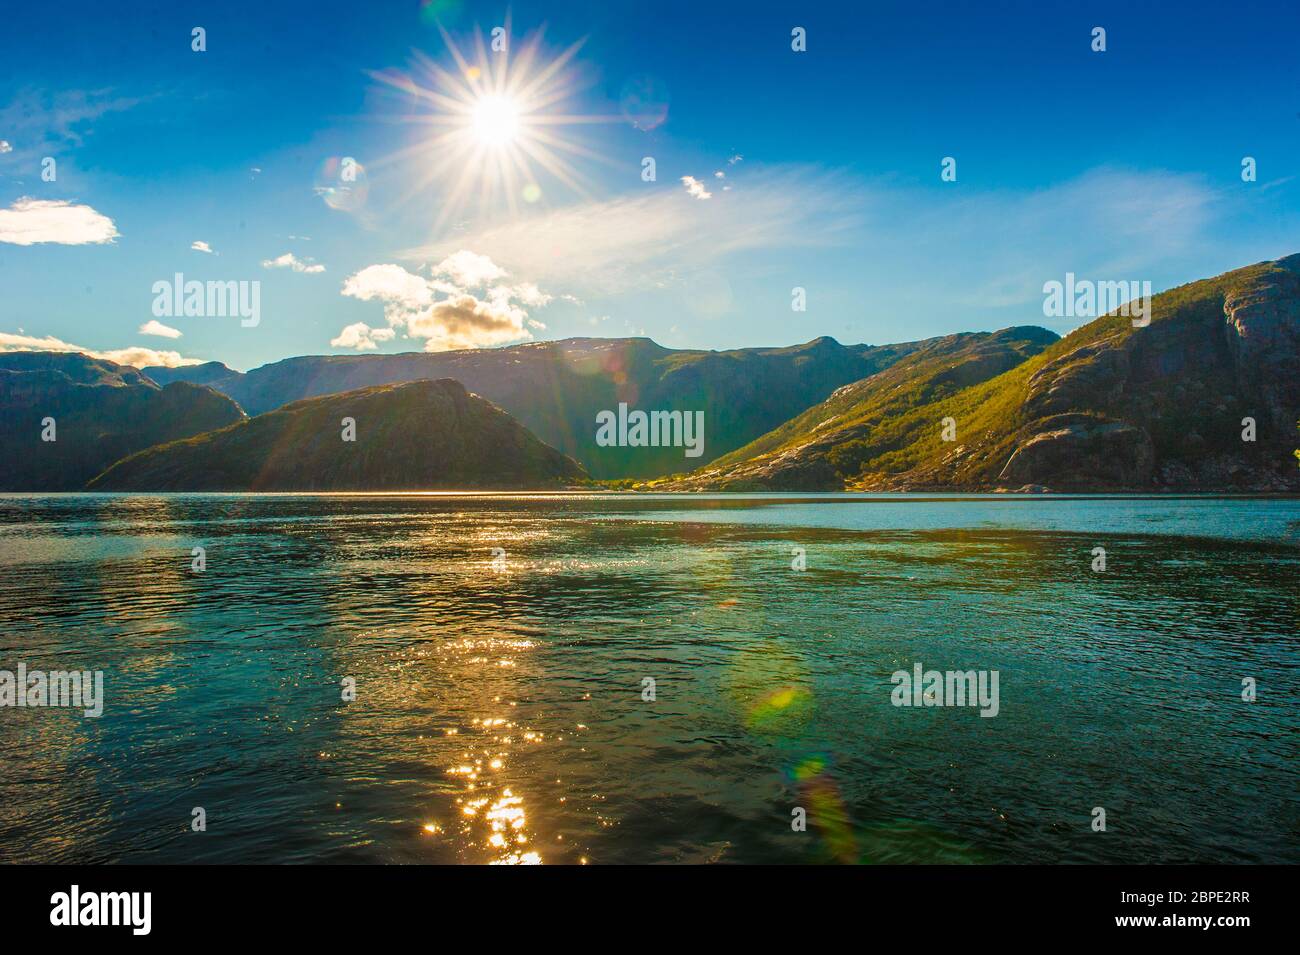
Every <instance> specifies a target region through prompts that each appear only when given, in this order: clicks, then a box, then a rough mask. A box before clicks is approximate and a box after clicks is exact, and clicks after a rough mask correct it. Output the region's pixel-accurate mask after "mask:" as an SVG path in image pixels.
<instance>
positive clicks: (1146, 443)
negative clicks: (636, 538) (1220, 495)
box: [0, 255, 1300, 491]
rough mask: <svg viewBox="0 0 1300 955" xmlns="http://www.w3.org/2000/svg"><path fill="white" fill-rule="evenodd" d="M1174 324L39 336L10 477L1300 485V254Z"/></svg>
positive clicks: (1204, 289)
mask: <svg viewBox="0 0 1300 955" xmlns="http://www.w3.org/2000/svg"><path fill="white" fill-rule="evenodd" d="M1150 319H1151V320H1150V323H1149V324H1146V325H1143V324H1141V323H1139V324H1137V325H1135V324H1134V322H1133V321H1132V320H1131V319H1130V318H1129V317H1127V316H1124V315H1119V314H1111V315H1106V316H1103V317H1101V318H1098V319H1096V320H1094V321H1092V322H1089V323H1088V324H1086V325H1084V326H1082V327H1080V328H1077V329H1075V330H1074V331H1073V332H1071V333H1070V334H1069V335H1067V336H1066V337H1065V338H1059V337H1058V336H1057V335H1056V334H1055V333H1053V332H1051V331H1048V330H1047V329H1044V328H1039V327H1035V326H1020V327H1015V328H1007V329H1003V330H1001V331H998V332H972V333H963V334H957V335H947V336H942V337H939V338H932V339H927V340H924V341H917V342H907V343H902V344H896V345H841V344H840V343H838V342H836V341H835V340H834V339H831V338H826V337H822V338H816V339H814V340H812V341H810V342H807V343H806V344H803V345H795V346H790V347H784V348H745V349H735V350H729V351H719V352H712V351H699V350H674V349H669V348H664V347H662V346H660V345H658V344H656V343H655V342H653V341H650V340H649V339H645V338H623V339H593V338H574V339H565V340H562V341H555V342H544V343H535V344H526V345H514V346H509V347H505V348H496V349H477V350H469V351H456V352H441V353H433V354H424V353H410V354H398V355H348V356H305V357H300V358H290V359H286V360H284V361H279V362H275V363H272V364H269V365H265V366H262V367H260V368H255V369H253V370H251V371H249V372H247V373H243V372H238V371H234V370H232V369H230V368H228V367H227V366H225V365H224V364H221V363H219V362H209V363H206V364H201V365H190V366H184V367H180V368H145V369H142V370H137V369H134V368H129V367H124V366H119V365H115V364H113V363H112V362H108V361H104V360H101V359H95V358H90V357H88V356H85V355H80V354H75V353H47V352H15V353H9V354H3V355H0V411H2V412H3V417H2V418H0V450H3V452H4V454H3V458H2V459H0V489H5V490H75V489H80V488H84V487H86V486H88V485H89V486H90V487H92V488H94V489H96V490H110V489H112V490H128V489H129V490H256V489H262V490H273V489H274V490H380V489H388V490H413V489H426V488H429V489H432V488H453V487H465V488H486V487H538V488H541V487H558V486H572V485H583V486H590V485H591V483H592V481H593V480H594V481H596V482H603V484H604V486H636V487H639V488H643V489H654V490H753V489H758V490H838V489H850V490H911V489H930V490H1022V489H1029V490H1043V489H1050V490H1056V491H1118V490H1140V491H1151V490H1188V491H1194V490H1206V491H1225V490H1242V491H1295V490H1300V472H1298V470H1297V468H1296V467H1295V462H1294V459H1293V457H1292V450H1291V449H1292V448H1294V447H1295V440H1294V439H1295V426H1296V418H1297V416H1298V415H1300V376H1297V374H1296V372H1297V369H1298V368H1300V255H1293V256H1289V257H1287V258H1283V259H1279V260H1276V261H1272V262H1262V263H1258V264H1256V265H1252V266H1248V267H1246V268H1242V269H1238V270H1236V271H1233V272H1228V273H1225V274H1224V275H1220V276H1218V277H1216V278H1212V279H1206V280H1202V281H1198V282H1193V283H1190V284H1188V285H1183V286H1180V287H1178V288H1174V289H1170V290H1169V291H1166V292H1163V293H1161V294H1159V295H1157V296H1155V297H1154V298H1153V300H1152V302H1151V311H1150ZM628 409H632V415H631V417H632V418H633V419H635V417H636V414H635V412H636V411H643V412H646V413H647V414H652V413H654V412H674V411H677V412H684V413H686V414H694V413H696V412H703V418H702V420H703V421H704V442H703V453H702V454H700V455H699V456H698V457H693V456H688V455H685V454H684V452H683V448H682V447H681V446H680V444H679V443H678V442H676V441H672V440H668V435H669V432H668V431H667V430H665V432H664V440H663V441H659V440H657V438H655V439H652V440H651V441H642V442H638V441H636V440H635V439H629V440H623V439H624V438H625V437H627V435H626V434H625V433H624V432H625V431H626V429H624V430H623V431H620V433H619V440H617V441H610V440H603V441H598V440H597V439H598V429H597V426H596V425H597V421H598V420H599V418H598V416H602V413H608V414H609V416H610V418H611V419H612V418H613V416H614V412H615V411H616V410H618V411H619V414H620V420H626V418H627V417H628V415H627V412H628ZM249 416H251V417H249ZM666 418H667V416H665V420H666ZM50 419H53V421H54V422H55V423H56V425H57V438H56V440H48V438H49V437H50V435H47V434H46V431H47V430H48V429H46V428H45V422H47V421H49V420H50ZM344 419H351V420H352V422H353V429H354V432H355V440H353V441H349V440H344V438H343V437H342V434H343V430H344V428H345V425H344V424H343V421H344ZM652 433H654V432H653V425H652ZM608 437H609V434H606V438H608Z"/></svg>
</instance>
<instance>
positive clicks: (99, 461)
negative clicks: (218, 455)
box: [0, 352, 244, 491]
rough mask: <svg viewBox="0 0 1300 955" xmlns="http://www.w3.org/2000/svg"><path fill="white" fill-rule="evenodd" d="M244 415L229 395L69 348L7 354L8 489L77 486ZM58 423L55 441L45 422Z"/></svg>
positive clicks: (2, 380)
mask: <svg viewBox="0 0 1300 955" xmlns="http://www.w3.org/2000/svg"><path fill="white" fill-rule="evenodd" d="M243 417H244V415H243V412H241V411H240V410H239V406H238V405H236V404H235V403H234V402H233V401H231V400H230V399H229V398H227V397H226V396H225V395H223V394H220V393H218V392H216V391H213V390H212V389H211V388H206V387H203V386H200V385H193V384H190V383H188V382H176V383H174V384H169V385H167V386H166V387H164V388H160V387H158V385H157V384H156V383H155V382H154V381H152V380H150V379H149V378H148V377H147V376H145V375H143V374H141V373H140V372H139V371H138V370H136V369H135V368H131V367H129V366H126V365H117V364H114V363H113V362H111V361H104V360H102V359H98V358H90V357H87V356H86V355H82V354H77V353H69V352H13V353H10V354H3V355H0V490H6V491H76V490H81V489H82V488H83V487H85V485H86V482H87V481H89V480H90V479H91V478H93V477H94V476H95V475H96V474H98V473H99V472H100V471H102V470H104V468H106V467H108V466H109V465H110V464H112V463H113V462H114V461H117V460H118V459H119V458H122V457H125V456H126V455H128V454H132V453H134V452H136V451H139V450H141V449H142V448H147V447H149V446H150V445H154V444H159V443H162V442H165V441H174V440H176V439H177V438H184V437H189V436H190V435H194V434H198V433H199V432H201V431H207V430H210V429H212V428H220V427H224V426H225V425H228V424H231V423H232V422H235V421H239V420H241V419H242V418H243ZM46 418H52V419H53V420H54V432H53V433H54V438H55V440H54V441H44V440H42V431H43V430H44V428H43V426H42V421H44V420H45V419H46Z"/></svg>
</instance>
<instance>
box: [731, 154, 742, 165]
mask: <svg viewBox="0 0 1300 955" xmlns="http://www.w3.org/2000/svg"><path fill="white" fill-rule="evenodd" d="M744 161H745V157H744V156H742V155H741V154H740V153H736V155H734V156H732V157H731V158H730V159H728V160H727V165H728V166H734V165H735V164H736V163H738V162H744Z"/></svg>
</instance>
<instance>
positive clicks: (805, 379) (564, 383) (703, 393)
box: [146, 338, 923, 478]
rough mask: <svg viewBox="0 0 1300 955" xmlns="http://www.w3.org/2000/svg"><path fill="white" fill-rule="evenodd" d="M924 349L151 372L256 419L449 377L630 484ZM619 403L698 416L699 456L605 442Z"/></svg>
mask: <svg viewBox="0 0 1300 955" xmlns="http://www.w3.org/2000/svg"><path fill="white" fill-rule="evenodd" d="M922 345H923V343H921V342H911V343H907V344H901V345H885V346H871V345H855V346H844V345H841V344H840V343H839V342H837V341H835V340H834V339H833V338H818V339H815V340H813V341H811V342H808V343H807V344H804V345H795V346H792V347H789V348H742V349H735V350H732V351H720V352H713V351H694V350H675V349H671V348H664V347H663V346H661V345H658V344H656V343H655V342H653V341H650V340H649V339H646V338H569V339H564V340H562V341H555V342H540V343H532V344H525V345H512V346H509V347H506V348H490V349H473V350H467V351H454V352H438V353H432V354H424V353H418V352H417V353H406V354H400V355H328V356H322V355H315V356H305V357H301V358H289V359H285V360H284V361H278V362H274V363H273V364H269V365H263V366H262V367H260V368H255V369H253V370H252V371H249V372H248V373H247V374H241V373H240V372H236V371H231V370H230V369H227V368H225V366H224V365H221V364H220V363H219V362H211V363H209V364H208V365H198V366H189V367H188V368H181V369H167V370H166V371H164V372H161V373H159V372H157V371H156V370H155V369H146V371H147V372H148V373H149V374H151V375H152V374H160V376H161V377H166V378H168V379H169V380H171V379H173V378H178V377H184V378H186V380H194V381H199V382H202V383H205V384H210V385H211V386H212V387H214V388H216V389H218V390H219V391H222V392H224V393H225V394H228V395H229V396H230V397H232V398H233V399H235V401H237V402H238V403H239V405H240V407H242V408H243V409H244V410H245V411H247V412H248V413H249V414H260V413H262V412H264V411H269V410H271V409H273V408H278V407H280V406H281V405H284V404H286V403H288V402H291V401H296V400H298V399H300V398H306V397H314V396H318V395H327V394H334V393H338V392H343V391H350V390H353V389H356V388H364V387H369V386H372V385H380V384H390V383H395V382H401V381H414V380H418V379H426V378H454V379H455V380H457V381H459V382H461V383H462V384H464V385H465V387H466V388H468V389H469V390H470V391H472V392H474V393H475V394H479V395H482V396H484V397H485V398H487V399H488V400H490V401H492V402H495V403H496V404H497V405H499V406H500V407H502V408H504V409H505V410H506V411H508V412H509V413H510V414H512V415H514V416H515V417H516V418H518V419H519V420H520V421H521V422H522V423H523V424H524V425H525V426H526V427H528V428H529V430H531V431H532V432H533V433H534V434H536V435H537V436H538V437H539V438H541V439H542V440H543V441H545V442H547V443H548V444H550V445H552V446H554V447H556V448H558V449H559V450H561V451H563V452H564V453H565V454H568V455H570V456H572V457H574V458H575V459H577V460H579V461H581V462H582V463H583V464H584V465H585V466H586V467H587V469H588V471H590V472H591V474H592V475H593V476H595V477H599V478H623V477H629V476H638V477H646V476H654V475H659V474H668V473H672V472H677V471H683V470H686V469H687V468H688V467H690V466H692V465H694V464H697V463H699V462H700V461H710V460H712V459H713V458H716V457H717V456H719V455H721V454H725V453H726V452H728V451H731V450H733V449H735V448H738V447H740V446H741V445H743V444H745V443H746V442H748V441H751V440H753V439H754V438H757V437H758V436H759V435H761V434H763V433H764V432H766V431H769V430H771V429H772V428H775V427H777V426H778V425H780V424H781V423H783V422H785V421H787V420H789V419H790V418H791V417H792V416H794V415H796V414H798V413H799V412H801V411H803V410H804V409H805V408H807V407H808V406H809V405H811V404H815V403H817V402H818V401H821V400H822V399H823V398H825V397H826V396H827V395H829V394H830V393H831V392H832V391H834V390H835V389H836V388H838V387H840V386H841V385H844V384H847V383H849V382H851V381H856V380H858V379H859V378H863V377H866V376H867V375H871V374H873V373H875V372H877V371H879V370H881V369H882V368H886V367H888V366H889V365H890V364H892V363H893V362H894V361H897V360H898V359H899V358H901V357H902V356H904V355H907V354H910V353H911V352H912V351H915V350H916V349H917V348H920V347H922ZM223 369H224V371H223ZM620 403H626V404H627V405H628V406H629V407H630V408H631V409H633V410H638V409H639V410H643V411H646V412H649V411H653V410H673V409H676V410H681V411H687V412H691V411H703V412H704V427H705V435H704V447H703V454H702V455H701V457H700V458H686V457H685V456H684V453H683V449H682V448H680V447H601V446H599V445H598V444H597V443H596V415H597V414H598V413H599V412H601V411H606V410H608V411H614V412H617V410H618V407H619V404H620Z"/></svg>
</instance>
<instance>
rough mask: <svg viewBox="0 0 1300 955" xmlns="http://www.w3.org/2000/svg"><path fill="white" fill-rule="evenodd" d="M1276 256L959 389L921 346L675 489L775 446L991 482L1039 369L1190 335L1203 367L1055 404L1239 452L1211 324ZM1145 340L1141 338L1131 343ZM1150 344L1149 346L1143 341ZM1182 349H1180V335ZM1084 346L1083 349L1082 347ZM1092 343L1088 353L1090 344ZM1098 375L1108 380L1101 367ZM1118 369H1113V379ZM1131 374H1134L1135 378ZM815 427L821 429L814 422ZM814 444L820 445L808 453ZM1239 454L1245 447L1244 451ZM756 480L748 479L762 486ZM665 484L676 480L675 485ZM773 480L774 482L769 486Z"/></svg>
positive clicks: (1175, 292)
mask: <svg viewBox="0 0 1300 955" xmlns="http://www.w3.org/2000/svg"><path fill="white" fill-rule="evenodd" d="M1274 274H1276V267H1275V266H1274V264H1273V263H1268V262H1265V263H1259V264H1256V265H1252V266H1248V267H1246V268H1242V269H1238V270H1236V271H1233V272H1229V273H1226V274H1224V275H1221V276H1218V277H1216V278H1212V279H1206V280H1202V281H1198V282H1192V283H1189V284H1187V285H1182V286H1179V287H1177V288H1174V289H1170V290H1169V291H1166V292H1163V293H1161V294H1160V295H1157V296H1155V297H1154V299H1153V302H1152V322H1151V326H1150V327H1149V328H1146V329H1135V328H1133V326H1132V321H1131V319H1130V318H1128V317H1126V316H1121V315H1113V314H1112V315H1108V316H1103V317H1102V318H1099V319H1097V320H1095V321H1093V322H1090V323H1089V324H1087V325H1085V326H1083V327H1081V328H1078V329H1076V330H1075V331H1073V332H1071V333H1070V334H1069V335H1067V336H1066V337H1064V338H1062V339H1060V340H1058V341H1056V342H1055V343H1054V344H1051V345H1050V346H1049V347H1047V348H1045V349H1044V350H1042V351H1041V352H1040V353H1039V354H1036V355H1033V356H1032V357H1029V358H1028V360H1026V361H1024V362H1022V363H1021V364H1018V365H1017V366H1016V367H1014V368H1011V369H1010V370H1007V371H1005V372H1003V373H1001V374H998V375H996V376H995V377H992V378H990V379H989V380H986V381H981V382H978V383H974V384H970V385H968V386H966V387H960V388H954V387H952V382H951V381H945V380H944V379H943V375H942V371H941V369H942V365H943V363H944V361H946V360H948V356H943V355H934V356H932V355H928V354H927V353H926V352H925V351H924V350H922V351H921V352H919V353H917V354H915V355H912V356H910V357H908V358H905V359H903V360H900V361H899V362H898V363H897V364H896V365H894V366H893V367H891V368H889V369H887V370H885V371H884V372H881V373H879V374H877V375H875V376H873V377H872V378H870V379H868V380H866V381H865V382H859V383H856V384H854V385H850V386H846V387H845V388H842V389H840V390H839V391H838V392H836V394H834V395H832V396H831V398H830V399H828V400H827V401H825V402H823V403H822V404H819V405H817V406H815V407H813V408H811V409H809V410H808V411H806V412H804V413H803V414H801V415H799V416H798V417H796V418H794V419H793V420H791V421H790V422H787V423H786V424H785V425H783V426H781V427H780V428H777V429H775V430H774V431H772V432H770V433H769V434H767V435H764V436H762V437H760V438H759V439H757V440H755V441H753V442H751V443H750V444H748V445H746V446H745V447H743V448H740V449H738V450H737V451H734V452H732V453H731V454H728V455H726V456H724V457H722V458H720V459H718V460H717V461H715V462H712V463H711V464H710V465H708V466H706V467H704V468H702V469H700V470H699V471H697V472H695V474H693V475H691V476H689V477H688V478H687V479H686V480H685V481H684V482H678V484H677V486H682V487H695V488H705V487H719V486H722V487H725V486H728V485H729V482H730V486H737V487H739V486H744V485H745V482H744V481H743V480H742V481H739V482H736V481H734V478H735V477H736V476H737V475H738V474H743V473H744V472H745V471H746V470H749V471H752V470H753V469H754V468H755V467H761V466H762V465H764V464H771V463H772V462H773V461H774V460H775V459H777V458H781V457H782V456H786V457H789V456H791V455H792V454H798V453H800V452H803V453H805V454H809V453H811V454H812V455H813V456H815V457H817V458H818V459H819V460H821V461H824V462H825V463H826V464H829V466H830V467H831V468H832V469H833V471H834V474H835V476H836V477H837V479H839V480H842V481H843V482H844V485H845V486H846V487H849V488H857V489H885V488H891V487H904V486H912V487H918V486H932V487H953V488H973V487H987V486H991V485H993V484H995V483H997V478H998V474H999V473H1000V471H1001V470H1002V468H1003V467H1004V465H1005V464H1006V462H1007V460H1008V459H1009V458H1010V457H1011V455H1012V453H1013V452H1014V451H1015V450H1016V448H1017V446H1018V443H1019V442H1021V441H1023V440H1024V439H1025V438H1026V436H1027V435H1028V434H1030V433H1032V432H1033V430H1034V426H1035V423H1036V422H1037V421H1039V420H1041V419H1042V418H1043V415H1041V414H1036V413H1035V410H1036V409H1035V407H1034V406H1033V405H1032V404H1031V403H1030V401H1029V399H1030V398H1031V395H1032V394H1033V393H1034V391H1035V389H1034V388H1031V383H1033V384H1034V385H1035V386H1038V385H1039V381H1041V379H1040V380H1037V381H1036V380H1035V376H1036V375H1040V373H1041V374H1045V375H1047V376H1050V379H1051V380H1062V378H1070V377H1071V376H1082V375H1086V374H1088V373H1090V372H1091V371H1092V370H1093V369H1091V368H1089V367H1086V366H1089V365H1093V364H1096V365H1097V367H1098V368H1102V365H1101V363H1100V359H1105V358H1107V357H1113V356H1114V355H1115V354H1117V353H1119V352H1123V353H1124V354H1125V356H1126V357H1127V356H1129V355H1132V356H1133V361H1134V362H1137V361H1139V360H1145V361H1147V362H1148V363H1150V362H1152V361H1155V360H1157V359H1160V358H1162V357H1168V355H1163V356H1162V354H1161V349H1162V348H1164V349H1165V350H1166V351H1167V352H1168V351H1171V349H1172V347H1173V346H1171V345H1170V344H1169V343H1170V342H1174V343H1178V342H1180V341H1181V340H1182V339H1189V340H1192V341H1194V342H1195V343H1198V344H1197V347H1202V346H1201V345H1200V344H1199V343H1200V341H1201V339H1202V338H1204V339H1205V341H1204V344H1203V348H1204V349H1205V350H1206V351H1205V355H1206V356H1208V357H1205V358H1204V362H1203V367H1202V368H1199V369H1197V368H1188V367H1180V368H1178V370H1177V373H1171V374H1168V375H1164V376H1159V375H1156V376H1151V375H1148V376H1147V378H1146V379H1144V380H1143V381H1141V382H1136V383H1135V381H1134V380H1126V381H1125V382H1124V384H1127V385H1128V386H1129V387H1130V389H1131V390H1130V392H1129V393H1127V394H1125V395H1124V397H1123V400H1122V401H1118V400H1116V398H1115V396H1114V395H1112V394H1108V393H1105V392H1104V389H1102V388H1100V387H1099V388H1097V389H1096V390H1095V391H1094V392H1093V393H1091V394H1088V393H1086V392H1085V393H1084V394H1082V395H1081V397H1079V398H1078V400H1077V401H1076V402H1075V403H1074V404H1070V405H1067V406H1065V407H1056V408H1054V409H1053V411H1054V413H1057V414H1066V413H1073V414H1076V415H1081V416H1087V417H1091V418H1096V419H1097V420H1099V421H1101V420H1107V419H1108V416H1110V415H1112V414H1114V415H1120V414H1122V415H1124V416H1125V417H1126V418H1127V419H1128V420H1133V421H1135V422H1136V423H1138V424H1139V425H1140V426H1141V427H1143V428H1145V429H1146V430H1147V431H1148V432H1149V433H1150V434H1151V437H1152V440H1153V442H1154V444H1155V446H1156V448H1157V451H1158V452H1159V453H1160V454H1161V455H1162V457H1163V458H1164V459H1169V458H1171V457H1173V458H1177V457H1178V455H1179V454H1180V453H1181V452H1180V449H1181V448H1182V447H1183V445H1184V444H1185V443H1186V441H1187V438H1188V435H1189V433H1192V432H1194V431H1196V428H1197V426H1198V424H1199V425H1200V430H1201V431H1203V432H1205V437H1204V438H1202V437H1201V435H1200V434H1199V433H1198V434H1197V438H1198V440H1201V441H1203V442H1204V443H1202V444H1199V445H1198V446H1197V454H1198V455H1201V456H1205V455H1210V454H1216V453H1218V454H1240V453H1242V448H1241V444H1240V439H1239V430H1240V427H1239V424H1238V423H1236V422H1239V420H1240V415H1241V413H1242V410H1243V408H1246V409H1247V410H1249V406H1247V405H1244V404H1240V403H1238V404H1234V403H1233V401H1232V400H1224V399H1223V398H1222V397H1221V396H1224V395H1227V396H1229V398H1232V397H1233V396H1232V392H1233V391H1234V387H1233V386H1234V381H1233V380H1232V377H1231V375H1229V374H1228V373H1227V371H1226V370H1225V366H1224V364H1223V362H1222V360H1220V359H1221V356H1217V355H1214V354H1212V352H1213V351H1214V349H1217V348H1219V347H1220V345H1219V343H1218V342H1217V341H1216V340H1215V338H1214V336H1215V334H1216V332H1220V331H1221V330H1222V327H1223V321H1224V320H1223V305H1224V299H1225V296H1226V295H1227V294H1228V292H1229V291H1230V290H1232V289H1234V288H1240V287H1242V286H1245V285H1248V284H1250V283H1257V282H1261V281H1265V282H1266V281H1269V280H1270V277H1271V276H1272V275H1274ZM1134 336H1148V337H1147V338H1144V339H1142V343H1143V344H1142V346H1141V347H1137V345H1138V343H1137V342H1135V341H1132V339H1133V337H1134ZM1148 343H1149V344H1148ZM1179 347H1182V346H1181V345H1179ZM1081 349H1083V352H1082V353H1080V350H1081ZM1090 352H1092V353H1090ZM1096 377H1098V379H1100V380H1102V381H1104V382H1105V383H1107V384H1110V383H1111V381H1110V380H1109V379H1108V376H1107V375H1106V374H1104V373H1101V372H1099V373H1098V374H1097V376H1096ZM1114 377H1115V376H1113V375H1111V376H1109V378H1110V379H1113V378H1114ZM1133 378H1134V379H1136V378H1137V376H1133ZM947 417H951V418H953V419H954V420H955V421H956V422H957V424H958V438H957V441H956V442H954V443H947V442H943V441H942V440H941V437H940V434H941V427H942V425H941V422H942V421H943V419H944V418H947ZM819 425H820V426H821V427H820V428H818V426H819ZM810 446H816V447H815V448H814V449H813V450H811V451H810ZM1246 453H1249V451H1247V452H1246ZM763 483H764V482H757V483H755V484H754V485H753V486H763ZM670 486H671V485H670ZM768 486H770V484H769V485H768Z"/></svg>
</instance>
